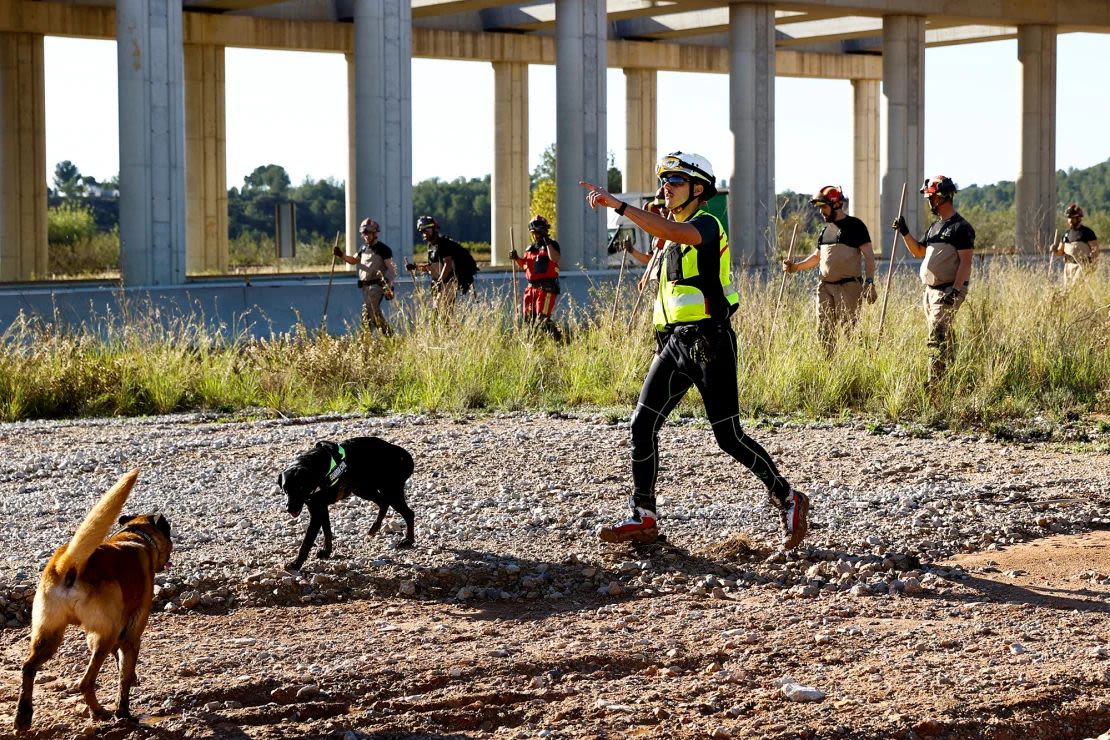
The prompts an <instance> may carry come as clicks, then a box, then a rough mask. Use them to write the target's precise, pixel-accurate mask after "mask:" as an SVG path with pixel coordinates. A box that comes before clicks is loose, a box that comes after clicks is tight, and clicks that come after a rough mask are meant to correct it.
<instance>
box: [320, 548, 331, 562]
mask: <svg viewBox="0 0 1110 740" xmlns="http://www.w3.org/2000/svg"><path fill="white" fill-rule="evenodd" d="M316 557H317V558H319V559H320V560H328V559H329V558H331V550H317V551H316Z"/></svg>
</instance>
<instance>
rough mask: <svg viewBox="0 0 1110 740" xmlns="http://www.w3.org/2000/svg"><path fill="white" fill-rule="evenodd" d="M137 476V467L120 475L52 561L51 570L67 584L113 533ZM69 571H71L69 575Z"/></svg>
mask: <svg viewBox="0 0 1110 740" xmlns="http://www.w3.org/2000/svg"><path fill="white" fill-rule="evenodd" d="M138 477H139V470H138V468H136V469H135V470H132V471H130V472H128V473H124V474H123V475H121V476H120V478H119V480H117V481H116V484H115V485H114V486H112V487H111V488H110V489H108V492H107V493H105V494H104V495H103V496H101V497H100V500H99V501H97V502H96V505H95V506H93V507H92V510H91V511H90V512H89V513H88V515H87V516H86V517H85V521H83V522H81V526H79V527H78V528H77V531H76V532H75V533H74V535H73V539H71V540H70V541H69V544H68V545H66V548H65V551H64V552H62V553H61V554H60V556H59V557H58V558H57V560H55V561H54V570H55V572H56V573H57V574H58V576H59V577H62V578H65V580H66V582H67V583H72V581H73V578H74V577H76V575H77V572H78V571H80V570H81V569H82V568H84V567H85V563H86V562H87V561H88V559H89V558H90V557H91V556H92V554H93V550H95V549H96V548H97V547H99V546H100V544H101V543H102V542H104V539H105V538H106V537H107V536H108V532H110V531H111V530H112V525H113V524H115V522H116V519H117V518H119V514H120V512H121V511H123V505H124V504H125V503H126V502H127V496H128V494H130V493H131V489H132V488H133V487H134V486H135V480H136V479H137V478H138ZM70 571H73V573H72V574H71V573H70Z"/></svg>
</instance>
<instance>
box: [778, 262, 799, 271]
mask: <svg viewBox="0 0 1110 740" xmlns="http://www.w3.org/2000/svg"><path fill="white" fill-rule="evenodd" d="M782 271H783V272H797V269H796V268H795V267H794V263H793V262H791V261H790V260H783V261H782Z"/></svg>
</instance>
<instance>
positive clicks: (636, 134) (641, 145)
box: [624, 69, 660, 193]
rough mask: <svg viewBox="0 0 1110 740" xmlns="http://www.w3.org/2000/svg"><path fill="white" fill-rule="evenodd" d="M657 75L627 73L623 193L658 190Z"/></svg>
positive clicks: (644, 71)
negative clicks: (656, 174) (656, 175)
mask: <svg viewBox="0 0 1110 740" xmlns="http://www.w3.org/2000/svg"><path fill="white" fill-rule="evenodd" d="M657 89H658V85H657V73H656V71H655V70H654V69H625V70H624V90H625V93H624V95H625V165H624V169H625V173H624V190H625V192H628V193H639V192H642V193H650V192H654V191H655V190H657V189H658V185H656V182H657V180H656V177H655V166H656V162H657V161H658V159H659V155H660V152H659V135H658V131H657V128H656V120H657V118H656V115H657V114H656V110H657V105H656V99H657Z"/></svg>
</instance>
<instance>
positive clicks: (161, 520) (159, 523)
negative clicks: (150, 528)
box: [154, 514, 170, 537]
mask: <svg viewBox="0 0 1110 740" xmlns="http://www.w3.org/2000/svg"><path fill="white" fill-rule="evenodd" d="M154 526H155V527H158V529H160V530H162V531H163V532H164V533H165V535H166V537H169V536H170V523H169V520H168V519H166V517H164V516H162V515H161V514H159V515H158V516H156V517H154Z"/></svg>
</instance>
